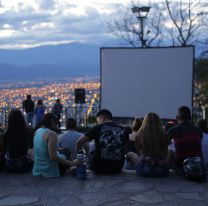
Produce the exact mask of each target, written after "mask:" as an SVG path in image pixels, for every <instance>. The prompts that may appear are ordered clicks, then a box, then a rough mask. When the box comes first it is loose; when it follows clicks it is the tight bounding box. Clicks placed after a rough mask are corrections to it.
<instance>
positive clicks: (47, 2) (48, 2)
mask: <svg viewBox="0 0 208 206" xmlns="http://www.w3.org/2000/svg"><path fill="white" fill-rule="evenodd" d="M54 6H55V2H54V0H41V1H40V4H39V8H40V9H43V10H48V9H54Z"/></svg>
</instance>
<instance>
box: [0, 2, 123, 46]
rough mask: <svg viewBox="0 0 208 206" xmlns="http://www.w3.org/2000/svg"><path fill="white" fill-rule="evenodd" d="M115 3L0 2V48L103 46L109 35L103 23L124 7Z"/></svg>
mask: <svg viewBox="0 0 208 206" xmlns="http://www.w3.org/2000/svg"><path fill="white" fill-rule="evenodd" d="M112 1H113V0H112ZM114 1H116V3H109V2H110V1H108V0H106V1H102V0H99V1H95V0H89V2H88V1H83V0H82V1H81V0H76V1H75V0H70V1H68V0H31V1H30V4H29V3H28V2H27V1H23V0H15V1H8V0H0V5H1V3H2V8H0V22H1V25H0V33H2V34H1V35H0V48H2V47H4V48H5V47H9V48H11V47H12V45H16V47H18V46H20V48H21V45H22V47H23V48H25V47H27V46H28V47H32V46H36V45H41V44H42V45H45V44H47V42H48V43H50V44H51V43H54V44H56V43H58V42H73V41H79V42H86V43H92V44H93V43H96V44H97V43H98V42H99V43H101V42H104V41H106V39H108V38H109V35H107V34H106V30H105V25H104V23H103V22H104V20H105V19H106V18H107V17H108V15H109V13H111V12H112V11H114V12H116V9H117V8H118V6H119V7H121V6H122V4H118V0H114ZM11 2H13V3H11ZM14 2H15V3H14ZM7 34H8V35H7Z"/></svg>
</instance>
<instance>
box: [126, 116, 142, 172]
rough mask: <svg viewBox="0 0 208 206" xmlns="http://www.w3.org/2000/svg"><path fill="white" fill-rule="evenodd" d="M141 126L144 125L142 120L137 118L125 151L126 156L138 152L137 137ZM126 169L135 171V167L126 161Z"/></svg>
mask: <svg viewBox="0 0 208 206" xmlns="http://www.w3.org/2000/svg"><path fill="white" fill-rule="evenodd" d="M141 125H142V120H141V119H140V118H135V119H134V121H133V125H132V128H131V133H130V134H129V141H128V144H127V147H126V151H125V153H126V154H128V153H129V152H134V153H136V152H137V151H136V147H135V136H136V133H137V132H138V131H139V129H140V127H141ZM124 169H127V170H134V169H135V167H134V166H133V165H132V164H131V163H130V162H129V161H128V160H127V159H126V161H125V164H124Z"/></svg>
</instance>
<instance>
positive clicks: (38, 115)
mask: <svg viewBox="0 0 208 206" xmlns="http://www.w3.org/2000/svg"><path fill="white" fill-rule="evenodd" d="M44 113H45V106H44V105H43V100H42V99H39V100H38V102H37V105H36V107H35V119H36V125H38V123H39V122H40V121H41V120H42V118H43V116H44Z"/></svg>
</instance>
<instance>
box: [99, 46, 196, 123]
mask: <svg viewBox="0 0 208 206" xmlns="http://www.w3.org/2000/svg"><path fill="white" fill-rule="evenodd" d="M171 48H172V49H174V48H176V49H177V48H192V52H193V60H192V74H191V75H192V76H191V78H192V88H191V108H190V109H191V112H193V94H194V64H195V46H194V45H189V46H185V47H181V46H171V47H145V48H142V47H100V104H99V108H100V109H104V108H102V86H103V85H102V70H103V69H102V68H103V66H102V65H103V64H102V50H104V49H112V50H113V49H125V50H132V49H135V50H148V49H155V50H157V49H171ZM105 109H108V108H105ZM175 112H177V111H175ZM113 117H114V118H115V119H132V118H134V116H129V117H127V116H113ZM141 118H144V116H142V117H141ZM162 119H163V120H175V118H162Z"/></svg>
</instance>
